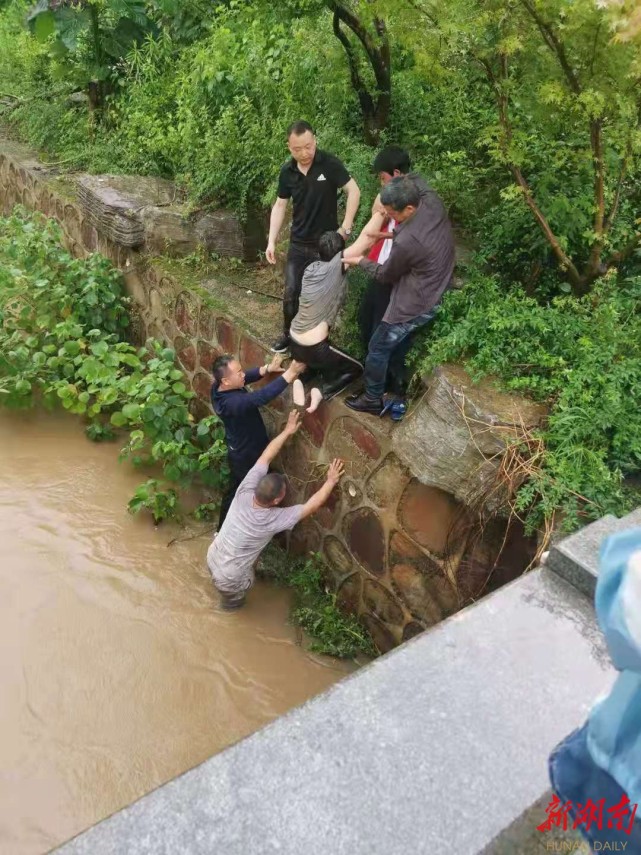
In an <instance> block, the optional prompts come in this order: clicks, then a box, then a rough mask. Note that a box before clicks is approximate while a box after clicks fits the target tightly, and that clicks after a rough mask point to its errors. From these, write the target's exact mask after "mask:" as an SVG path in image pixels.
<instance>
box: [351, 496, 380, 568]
mask: <svg viewBox="0 0 641 855" xmlns="http://www.w3.org/2000/svg"><path fill="white" fill-rule="evenodd" d="M345 534H346V541H347V544H348V546H349V548H350V551H351V553H352V555H353V556H354V557H355V558H356V560H357V561H359V562H360V563H361V564H362V565H363V567H365V569H366V570H369V572H370V573H373V574H374V576H382V575H383V574H384V573H385V535H384V533H383V527H382V525H381V521H380V519H379V518H378V515H377V514H376V513H375V512H374V511H372V510H370V509H369V508H361V509H360V510H358V511H354V512H353V513H351V514H349V516H348V517H347V518H346V520H345Z"/></svg>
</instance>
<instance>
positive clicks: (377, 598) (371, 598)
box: [363, 579, 404, 624]
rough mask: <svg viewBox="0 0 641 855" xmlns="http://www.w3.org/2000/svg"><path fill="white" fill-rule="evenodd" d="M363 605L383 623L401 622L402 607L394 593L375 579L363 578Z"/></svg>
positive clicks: (402, 619)
mask: <svg viewBox="0 0 641 855" xmlns="http://www.w3.org/2000/svg"><path fill="white" fill-rule="evenodd" d="M363 605H364V606H365V608H366V609H367V611H368V612H371V613H372V614H374V615H376V617H377V618H380V620H382V621H383V622H384V623H386V624H388V623H393V624H402V623H403V621H404V615H403V609H402V608H401V607H400V605H399V604H398V602H397V601H396V598H395V597H394V595H393V594H392V593H391V592H390V591H389V590H388V589H387V588H386V587H385V586H384V585H381V584H380V582H377V581H376V580H375V579H364V580H363Z"/></svg>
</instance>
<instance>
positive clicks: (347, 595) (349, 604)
mask: <svg viewBox="0 0 641 855" xmlns="http://www.w3.org/2000/svg"><path fill="white" fill-rule="evenodd" d="M362 584H363V580H362V578H361V576H360V574H359V573H353V574H352V575H351V576H349V577H348V578H347V579H345V581H344V582H343V583H342V584H341V586H340V588H339V589H338V596H337V603H338V606H339V608H340V609H342V610H343V611H346V612H349V613H350V614H353V615H356V614H358V613H359V611H360V608H361V588H362Z"/></svg>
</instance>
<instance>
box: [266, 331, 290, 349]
mask: <svg viewBox="0 0 641 855" xmlns="http://www.w3.org/2000/svg"><path fill="white" fill-rule="evenodd" d="M270 350H271V352H272V353H287V351H288V350H289V336H288V335H282V336H281V337H280V338H278V339H276V341H275V342H274V343H273V344H272V346H271V347H270Z"/></svg>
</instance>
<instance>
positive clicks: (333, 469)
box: [327, 457, 345, 487]
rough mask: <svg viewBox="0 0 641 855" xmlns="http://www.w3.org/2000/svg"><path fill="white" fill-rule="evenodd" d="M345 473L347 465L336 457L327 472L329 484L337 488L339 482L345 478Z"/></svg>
mask: <svg viewBox="0 0 641 855" xmlns="http://www.w3.org/2000/svg"><path fill="white" fill-rule="evenodd" d="M344 473H345V464H344V463H343V461H342V460H339V458H338V457H335V458H334V460H332V462H331V463H330V465H329V469H328V470H327V483H328V484H331V485H332V487H335V486H336V485H337V484H338V482H339V481H340V480H341V478H342V477H343V474H344Z"/></svg>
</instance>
